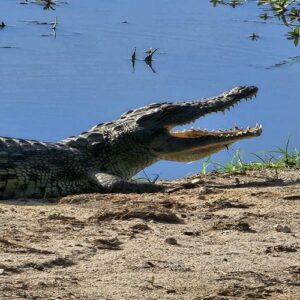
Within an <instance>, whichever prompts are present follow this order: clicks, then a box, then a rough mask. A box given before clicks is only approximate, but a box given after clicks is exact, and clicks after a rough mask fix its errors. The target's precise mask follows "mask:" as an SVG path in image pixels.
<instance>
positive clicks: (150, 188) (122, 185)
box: [89, 172, 164, 193]
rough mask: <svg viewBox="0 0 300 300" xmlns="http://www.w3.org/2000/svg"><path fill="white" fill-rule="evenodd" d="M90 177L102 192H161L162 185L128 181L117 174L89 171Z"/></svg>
mask: <svg viewBox="0 0 300 300" xmlns="http://www.w3.org/2000/svg"><path fill="white" fill-rule="evenodd" d="M89 175H90V178H91V180H92V181H93V183H96V185H97V186H98V187H99V189H100V190H101V191H102V192H103V191H105V192H109V193H155V192H163V191H164V187H163V186H161V185H156V184H152V183H140V182H130V181H127V180H124V179H122V178H120V177H118V176H115V175H111V174H107V173H103V172H91V173H90V174H89Z"/></svg>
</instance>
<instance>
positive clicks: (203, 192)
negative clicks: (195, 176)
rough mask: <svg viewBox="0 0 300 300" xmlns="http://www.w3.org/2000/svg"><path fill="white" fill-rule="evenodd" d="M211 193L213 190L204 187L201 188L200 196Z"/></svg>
mask: <svg viewBox="0 0 300 300" xmlns="http://www.w3.org/2000/svg"><path fill="white" fill-rule="evenodd" d="M209 192H211V189H210V188H208V187H207V186H202V187H201V188H199V195H205V194H207V193H209Z"/></svg>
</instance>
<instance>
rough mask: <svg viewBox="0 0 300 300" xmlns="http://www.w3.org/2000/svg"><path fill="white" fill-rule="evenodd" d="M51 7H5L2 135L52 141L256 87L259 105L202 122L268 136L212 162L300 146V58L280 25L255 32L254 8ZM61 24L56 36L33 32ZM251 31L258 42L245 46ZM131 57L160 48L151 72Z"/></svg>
mask: <svg viewBox="0 0 300 300" xmlns="http://www.w3.org/2000/svg"><path fill="white" fill-rule="evenodd" d="M24 2H25V1H24ZM54 8H55V10H51V9H48V10H44V9H43V6H41V5H36V4H34V3H32V2H29V3H28V4H19V3H18V2H17V1H11V0H1V3H0V12H1V14H0V21H4V22H5V23H6V24H7V25H8V26H7V27H5V28H4V29H2V30H1V31H0V47H1V48H0V79H1V81H0V105H1V109H0V120H1V121H0V135H2V136H12V137H21V138H33V139H39V140H44V141H57V140H60V139H62V138H65V137H67V136H70V135H76V134H79V133H80V132H82V131H85V130H87V129H89V128H90V127H92V126H93V125H95V124H97V123H100V122H104V121H109V120H113V119H116V118H118V117H119V116H120V114H122V113H123V112H124V111H126V110H129V109H131V108H136V107H139V106H142V105H146V104H148V103H152V102H155V101H164V100H168V101H173V100H188V99H196V98H202V97H208V96H215V95H217V94H218V93H220V92H223V91H224V90H228V89H230V88H232V87H234V86H237V85H257V86H258V87H259V88H260V91H259V94H258V97H257V98H256V99H255V100H254V101H250V102H245V103H242V104H240V105H239V106H238V107H236V108H235V109H234V110H232V111H231V112H230V113H228V114H226V116H224V115H223V114H214V115H210V116H208V117H207V118H204V119H203V120H201V119H200V120H199V121H197V122H196V123H195V127H198V126H201V127H206V128H208V129H218V128H231V127H232V126H233V125H234V124H235V123H237V124H238V125H239V126H247V125H252V126H253V125H255V124H256V122H259V123H262V124H263V126H264V132H263V135H262V136H261V137H259V138H256V139H251V140H247V141H242V142H240V143H236V144H234V146H232V147H231V149H230V150H229V151H223V152H220V153H219V154H216V155H214V156H213V158H212V159H213V160H214V161H218V162H222V161H223V162H224V161H227V160H228V159H230V157H231V156H232V154H233V152H234V151H235V149H237V148H242V149H243V151H244V152H245V157H246V159H249V160H251V159H253V158H252V157H251V154H250V153H252V152H260V151H263V150H273V149H275V148H276V147H277V146H284V145H285V143H286V141H287V139H288V136H289V135H290V136H291V148H292V147H297V148H298V149H299V148H300V134H299V128H300V118H299V111H300V99H299V83H298V80H299V78H298V75H299V71H300V48H299V47H295V46H294V45H293V43H292V42H291V41H288V40H286V37H285V34H286V32H287V29H286V27H284V26H282V25H280V22H279V21H278V20H276V19H273V20H272V21H271V22H267V24H265V23H264V22H260V19H258V17H257V15H258V14H259V13H261V10H260V9H259V8H258V7H257V6H256V4H255V2H254V1H250V2H248V3H247V4H246V5H243V6H238V7H237V8H235V9H233V8H231V7H229V6H218V7H216V8H214V7H213V6H212V4H211V3H209V1H205V0H202V1H198V0H186V1H182V0H160V1H145V0H130V1H128V0H114V1H111V0H110V1H107V0H103V1H99V0H89V1H80V0H70V1H68V2H57V5H56V6H54ZM55 18H57V21H58V24H57V30H56V36H54V35H53V32H52V29H50V27H51V26H50V25H49V24H48V25H47V24H45V25H43V24H38V23H37V22H36V21H38V22H41V23H43V22H47V23H50V22H53V21H54V20H55ZM253 32H255V33H257V34H259V36H260V38H259V39H258V40H256V41H252V40H251V39H250V38H249V37H248V36H249V35H251V34H252V33H253ZM134 47H136V48H137V56H138V57H139V58H143V57H144V56H145V54H144V51H145V50H146V49H148V48H150V47H152V48H159V49H160V53H159V54H157V55H155V57H154V62H153V66H152V67H153V70H151V68H150V67H149V66H147V65H146V64H145V63H144V62H143V61H137V62H136V65H135V69H134V70H133V69H132V66H131V61H130V57H131V54H132V52H133V49H134ZM154 71H155V72H154ZM201 164H202V163H201V162H193V163H189V164H187V163H174V162H159V163H157V164H155V165H153V166H152V167H150V168H149V169H148V170H146V172H147V173H148V174H149V176H151V175H152V174H159V175H160V177H162V178H176V177H180V176H184V175H188V174H191V173H194V172H197V171H199V170H200V169H201Z"/></svg>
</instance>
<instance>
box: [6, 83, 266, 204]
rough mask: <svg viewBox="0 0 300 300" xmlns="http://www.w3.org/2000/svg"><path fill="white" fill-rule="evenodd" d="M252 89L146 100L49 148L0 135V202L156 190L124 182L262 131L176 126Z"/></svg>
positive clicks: (237, 99) (228, 103)
mask: <svg viewBox="0 0 300 300" xmlns="http://www.w3.org/2000/svg"><path fill="white" fill-rule="evenodd" d="M257 91H258V88H257V87H255V86H239V87H235V88H233V89H231V90H230V91H227V92H224V93H222V94H220V95H218V96H216V97H212V98H203V99H200V100H193V101H184V102H161V103H153V104H150V105H148V106H144V107H141V108H138V109H135V110H130V111H127V112H126V113H124V114H123V115H121V117H120V118H119V119H117V120H116V121H113V122H108V123H102V124H98V125H96V126H94V127H93V128H91V129H90V130H89V131H87V132H83V133H81V134H79V135H78V136H72V137H69V138H67V139H64V140H61V141H59V142H56V143H50V142H40V141H36V140H25V139H17V138H8V137H0V199H17V198H51V197H60V196H65V195H69V194H79V193H92V192H155V191H160V190H163V187H162V185H159V184H151V183H143V182H136V181H134V180H131V178H132V177H133V176H134V175H136V174H137V173H138V172H139V171H141V170H142V169H144V168H145V167H147V166H149V165H152V164H153V163H155V162H157V161H159V160H171V161H179V162H189V161H194V160H199V159H201V158H204V157H207V156H210V155H211V154H212V153H215V152H217V151H220V150H222V149H224V148H226V147H228V146H229V145H231V144H232V143H234V142H236V141H240V140H242V139H246V138H251V137H255V136H259V135H260V134H261V132H262V126H261V125H258V124H257V125H256V126H255V127H252V128H249V127H247V128H246V129H243V128H239V127H237V126H235V127H234V128H232V129H229V130H216V131H207V130H206V129H193V128H191V129H188V130H182V131H177V130H175V129H176V128H175V127H176V126H179V125H185V124H188V123H191V122H194V121H195V120H196V119H198V118H200V117H203V116H205V115H207V114H210V113H213V112H219V111H222V112H225V111H226V110H229V109H230V108H231V107H233V106H234V105H235V104H237V103H238V102H240V101H241V100H242V99H249V98H252V97H253V96H256V93H257Z"/></svg>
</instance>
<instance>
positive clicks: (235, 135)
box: [168, 87, 262, 142]
mask: <svg viewBox="0 0 300 300" xmlns="http://www.w3.org/2000/svg"><path fill="white" fill-rule="evenodd" d="M231 93H232V95H234V97H233V96H232V97H231ZM256 93H257V88H254V87H253V88H252V89H250V90H249V91H248V90H247V93H245V94H241V95H239V96H238V97H237V96H236V95H235V94H234V90H232V91H230V92H229V93H226V94H223V95H221V96H220V98H222V97H224V98H226V100H225V101H220V102H219V101H218V99H215V100H214V101H213V102H212V101H211V100H208V101H204V102H203V104H204V107H206V106H207V108H206V110H207V113H206V114H210V113H212V112H223V113H225V111H229V110H230V108H232V107H234V106H235V105H236V104H238V103H239V102H240V101H241V100H243V99H244V100H248V99H251V98H253V97H255V96H256ZM192 121H194V120H192ZM181 125H183V124H181ZM168 133H169V135H170V136H172V137H175V138H182V139H197V138H208V137H211V138H212V139H214V138H215V139H216V140H218V142H222V140H224V142H226V141H231V140H233V141H234V140H237V139H243V138H250V137H255V136H259V135H260V134H261V133H262V125H260V124H256V126H255V127H249V126H248V127H247V128H243V127H238V126H234V128H231V129H225V130H212V131H208V130H206V129H201V128H198V129H194V128H191V129H185V130H183V131H173V130H172V128H171V127H169V128H168Z"/></svg>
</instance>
